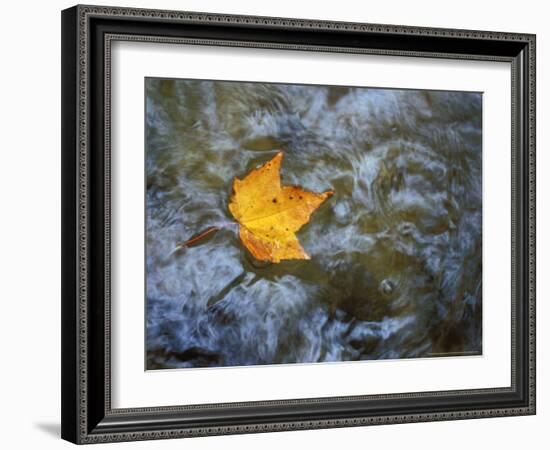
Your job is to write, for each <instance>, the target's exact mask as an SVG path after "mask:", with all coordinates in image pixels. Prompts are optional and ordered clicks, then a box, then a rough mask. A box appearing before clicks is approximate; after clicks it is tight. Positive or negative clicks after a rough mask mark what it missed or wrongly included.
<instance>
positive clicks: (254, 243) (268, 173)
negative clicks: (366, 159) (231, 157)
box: [229, 152, 333, 263]
mask: <svg viewBox="0 0 550 450" xmlns="http://www.w3.org/2000/svg"><path fill="white" fill-rule="evenodd" d="M282 159H283V153H282V152H279V153H278V154H277V155H275V157H274V158H273V159H272V160H271V161H268V162H267V163H265V164H264V165H263V166H261V167H258V168H257V169H254V170H252V171H251V172H250V173H249V174H248V175H247V176H246V177H244V178H243V179H242V180H240V179H238V178H235V179H234V180H233V195H232V196H231V200H230V203H229V210H230V211H231V214H233V217H235V219H236V220H237V222H239V237H240V238H241V241H242V243H243V244H244V246H245V247H246V248H247V249H248V250H249V251H250V253H252V255H253V256H254V257H255V258H256V259H258V260H260V261H270V262H274V263H278V262H280V261H281V260H283V259H310V258H309V255H308V254H307V253H306V252H305V250H304V249H303V248H302V246H301V245H300V242H299V241H298V238H297V237H296V234H295V233H296V232H297V231H298V230H299V229H300V228H301V227H302V226H303V225H304V224H306V223H308V222H309V218H310V216H311V214H312V213H313V212H314V211H315V210H316V209H317V208H318V207H319V205H320V204H321V203H323V202H324V201H325V200H326V199H327V198H329V197H330V196H331V195H332V194H333V191H326V192H323V193H321V194H317V193H315V192H309V191H306V190H304V189H302V188H301V187H299V186H281V176H280V169H281V160H282Z"/></svg>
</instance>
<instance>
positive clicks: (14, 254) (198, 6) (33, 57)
mask: <svg viewBox="0 0 550 450" xmlns="http://www.w3.org/2000/svg"><path fill="white" fill-rule="evenodd" d="M92 3H93V2H92ZM98 3H104V2H100V1H99V0H98ZM72 4H73V3H72V2H71V1H62V0H54V1H49V2H39V1H26V2H9V3H8V4H4V5H3V8H2V18H3V21H2V26H1V27H0V33H1V39H0V46H1V53H0V55H1V58H2V69H1V70H0V77H1V81H2V82H1V84H0V89H1V90H0V114H1V120H0V123H1V128H0V129H1V130H2V133H1V140H0V142H1V144H0V146H1V147H0V148H1V152H2V153H1V154H2V157H1V159H0V161H1V166H0V167H1V171H0V196H1V200H0V206H1V208H2V209H1V211H2V216H1V220H0V239H1V241H0V264H1V268H2V270H1V271H0V273H1V275H2V277H1V286H2V289H1V295H0V302H1V303H0V305H1V309H0V320H1V325H0V348H1V351H0V361H1V363H0V365H1V370H0V416H1V417H0V423H1V424H2V427H1V431H0V444H1V446H2V447H3V448H7V449H15V448H40V449H50V448H69V446H70V445H71V444H68V443H66V442H64V441H61V440H60V438H59V420H60V419H59V417H60V412H59V403H60V381H59V380H60V351H59V348H60V330H59V325H60V241H61V236H60V208H61V206H60V10H61V9H64V8H66V7H69V6H72ZM107 4H110V5H121V6H136V7H148V8H151V7H154V8H165V9H180V10H194V11H207V12H222V13H235V14H255V15H269V16H287V17H302V18H312V19H334V20H347V21H362V22H374V23H392V24H403V25H423V26H434V27H450V28H471V29H484V30H499V31H515V32H530V33H536V34H537V39H538V42H537V46H538V51H537V57H538V58H539V59H538V65H537V74H538V77H537V78H538V95H537V104H538V111H537V116H538V124H539V127H538V149H539V151H538V164H537V165H538V174H539V183H538V197H539V201H538V205H537V207H538V232H539V234H538V277H539V280H540V281H539V289H538V299H539V300H538V324H539V327H538V335H537V339H538V415H537V416H535V417H515V418H502V419H483V420H468V421H459V422H441V423H425V424H408V425H391V426H384V427H366V428H346V429H336V430H320V431H301V432H286V433H271V434H257V435H244V436H224V437H211V438H200V439H191V440H185V441H182V440H176V441H157V442H139V443H125V444H116V445H117V446H118V447H117V448H121V449H122V448H130V447H131V448H136V449H138V448H139V449H148V448H155V449H157V448H158V449H163V448H177V447H178V446H179V447H181V446H185V448H188V449H211V448H219V447H221V446H223V447H224V448H228V449H239V450H241V449H243V450H244V449H253V448H254V449H256V448H267V449H269V448H273V449H275V448H300V447H301V446H304V447H311V448H313V447H315V448H319V449H320V448H327V449H328V448H338V447H342V446H344V445H345V446H346V447H348V446H349V447H351V448H353V447H355V446H357V447H359V446H360V447H363V448H366V447H372V448H389V449H392V448H399V447H403V446H406V447H407V448H409V449H416V448H419V449H420V448H422V449H432V448H433V449H435V448H442V447H443V448H446V449H447V450H451V449H464V448H468V447H471V448H484V447H486V446H490V447H491V448H498V449H499V450H500V449H512V448H518V447H520V446H521V447H523V446H526V447H533V448H542V446H543V445H544V444H542V443H540V444H539V442H542V441H543V440H544V441H546V440H547V433H545V431H546V430H545V427H544V425H548V424H549V423H550V411H549V408H550V390H549V388H548V385H547V384H546V380H547V379H548V376H549V375H548V363H549V360H550V356H549V352H548V348H547V346H546V342H548V341H549V340H550V331H549V330H550V327H545V322H546V320H548V311H549V308H548V305H547V304H546V302H545V299H546V298H547V297H548V295H549V294H550V288H549V287H550V284H549V283H547V282H546V283H545V274H547V273H548V272H549V258H548V257H546V255H545V253H546V252H548V251H550V238H549V237H548V234H547V233H545V229H546V228H547V227H548V226H550V223H549V222H550V208H549V206H548V205H549V204H550V202H548V201H546V200H545V196H544V193H545V191H548V189H549V188H550V177H545V176H544V172H545V168H547V167H550V161H549V156H548V152H547V151H545V149H546V148H547V147H548V146H549V145H550V137H549V134H548V127H545V124H546V123H548V121H549V120H550V90H549V88H548V85H547V84H545V83H544V81H545V80H547V79H549V77H550V68H549V63H550V61H549V58H548V43H549V41H550V30H549V28H548V26H547V19H548V12H547V11H545V6H544V5H545V2H540V1H539V2H537V1H536V0H523V1H522V2H518V1H513V2H512V1H508V0H501V1H492V2H480V1H479V0H462V1H461V2H452V3H447V4H445V3H444V2H441V1H427V0H415V1H407V0H385V1H376V2H374V1H371V2H356V1H355V2H354V1H353V0H337V1H331V2H329V1H322V0H316V1H315V0H308V1H305V0H304V1H301V2H298V1H296V0H277V1H274V2H259V1H254V0H231V1H230V2H228V1H223V0H179V1H177V0H158V1H153V0H127V1H116V0H111V1H108V2H107ZM113 448H114V447H113Z"/></svg>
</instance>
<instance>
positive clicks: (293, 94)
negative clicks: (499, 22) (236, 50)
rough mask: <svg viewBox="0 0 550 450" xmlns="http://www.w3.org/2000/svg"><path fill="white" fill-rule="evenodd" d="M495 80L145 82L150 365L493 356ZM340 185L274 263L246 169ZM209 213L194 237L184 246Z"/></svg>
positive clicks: (321, 186)
mask: <svg viewBox="0 0 550 450" xmlns="http://www.w3.org/2000/svg"><path fill="white" fill-rule="evenodd" d="M481 106H482V96H481V94H480V93H465V92H440V91H417V90H398V89H375V88H348V87H340V86H332V87H331V86H306V85H283V84H267V83H240V82H212V81H199V80H169V79H153V78H149V79H147V80H146V118H145V119H146V181H147V189H146V270H147V275H146V277H147V279H146V285H147V288H146V296H147V299H146V300H147V309H146V313H147V316H146V334H147V339H146V353H147V368H148V369H161V368H185V367H208V366H235V365H251V364H278V363H296V362H299V363H309V362H323V361H352V360H369V359H388V358H413V357H431V356H438V355H468V354H480V353H481V350H482V349H481V290H482V289H481V280H482V278H481V264H482V251H481V226H482V215H481V200H482V185H481V170H482V167H481V162H482V157H481V155H482V152H481V147H482V131H481ZM280 150H282V151H284V159H283V163H282V167H281V177H282V183H283V184H295V185H299V186H301V187H303V188H305V189H308V190H311V191H315V192H323V191H326V190H329V189H333V190H334V195H333V196H332V197H331V198H330V199H328V200H327V201H325V202H324V203H323V204H322V205H321V207H320V208H319V209H318V210H317V211H316V212H315V213H314V214H313V216H312V218H311V220H310V222H309V223H308V224H307V225H305V226H304V227H303V228H302V229H301V230H300V231H299V232H298V234H297V235H298V239H299V240H300V242H301V244H302V246H303V247H304V249H305V250H306V251H307V253H308V254H309V255H310V256H311V260H298V261H283V262H281V263H279V264H269V263H260V262H258V261H255V260H254V258H253V257H252V256H251V255H250V254H249V253H248V251H247V250H246V249H245V247H244V246H243V245H242V244H241V243H240V241H239V237H238V233H237V226H236V225H234V224H233V223H232V222H233V221H234V219H233V217H232V216H231V213H230V212H229V210H228V203H229V199H230V196H231V193H232V183H233V179H234V177H239V178H243V177H244V176H245V175H246V174H247V173H248V172H249V171H250V170H251V169H253V168H254V167H256V166H258V165H261V164H263V163H265V162H266V161H268V160H269V159H271V158H272V157H273V156H274V155H275V154H276V153H277V152H278V151H280ZM211 226H221V227H223V228H222V229H221V230H220V231H218V232H217V233H214V234H212V235H210V236H208V237H207V238H205V239H203V240H201V241H200V242H197V244H196V245H194V246H192V247H189V248H184V249H183V250H181V251H177V252H174V251H173V250H174V248H175V246H176V245H177V244H178V243H180V242H182V241H185V240H187V239H189V238H190V237H192V236H194V235H196V234H198V233H200V232H201V231H204V230H206V229H208V228H209V227H211Z"/></svg>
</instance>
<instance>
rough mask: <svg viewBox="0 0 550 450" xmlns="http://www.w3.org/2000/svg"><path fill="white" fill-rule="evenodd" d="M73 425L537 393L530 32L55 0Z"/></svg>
mask: <svg viewBox="0 0 550 450" xmlns="http://www.w3.org/2000/svg"><path fill="white" fill-rule="evenodd" d="M62 86H63V87H62V110H63V112H62V115H63V116H62V192H63V194H62V195H63V198H62V226H63V230H62V241H63V242H62V245H63V248H62V258H63V264H62V277H63V279H62V437H63V438H64V439H67V440H69V441H72V442H75V443H79V444H83V443H96V442H110V441H132V440H142V439H165V438H176V437H192V436H206V435H217V434H229V433H252V432H267V431H283V430H299V429H312V428H328V427H347V426H363V425H375V424H390V423H403V422H421V421H438V420H452V419H468V418H485V417H497V416H510V415H528V414H534V413H535V36H534V35H531V34H515V33H507V32H487V31H469V30H450V29H433V28H419V27H405V26H394V25H374V24H364V23H345V22H329V21H313V20H302V19H282V18H270V17H251V16H232V15H216V14H204V13H191V12H179V11H157V10H143V9H128V8H112V7H99V6H75V7H73V8H70V9H67V10H65V11H63V12H62Z"/></svg>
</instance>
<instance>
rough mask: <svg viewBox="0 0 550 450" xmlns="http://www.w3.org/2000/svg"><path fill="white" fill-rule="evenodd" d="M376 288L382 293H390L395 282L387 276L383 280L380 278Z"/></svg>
mask: <svg viewBox="0 0 550 450" xmlns="http://www.w3.org/2000/svg"><path fill="white" fill-rule="evenodd" d="M378 289H379V290H380V292H382V293H383V294H384V295H391V294H393V291H394V289H395V283H394V282H393V281H392V280H390V279H389V278H386V279H385V280H382V282H381V283H380V286H379V288H378Z"/></svg>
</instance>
